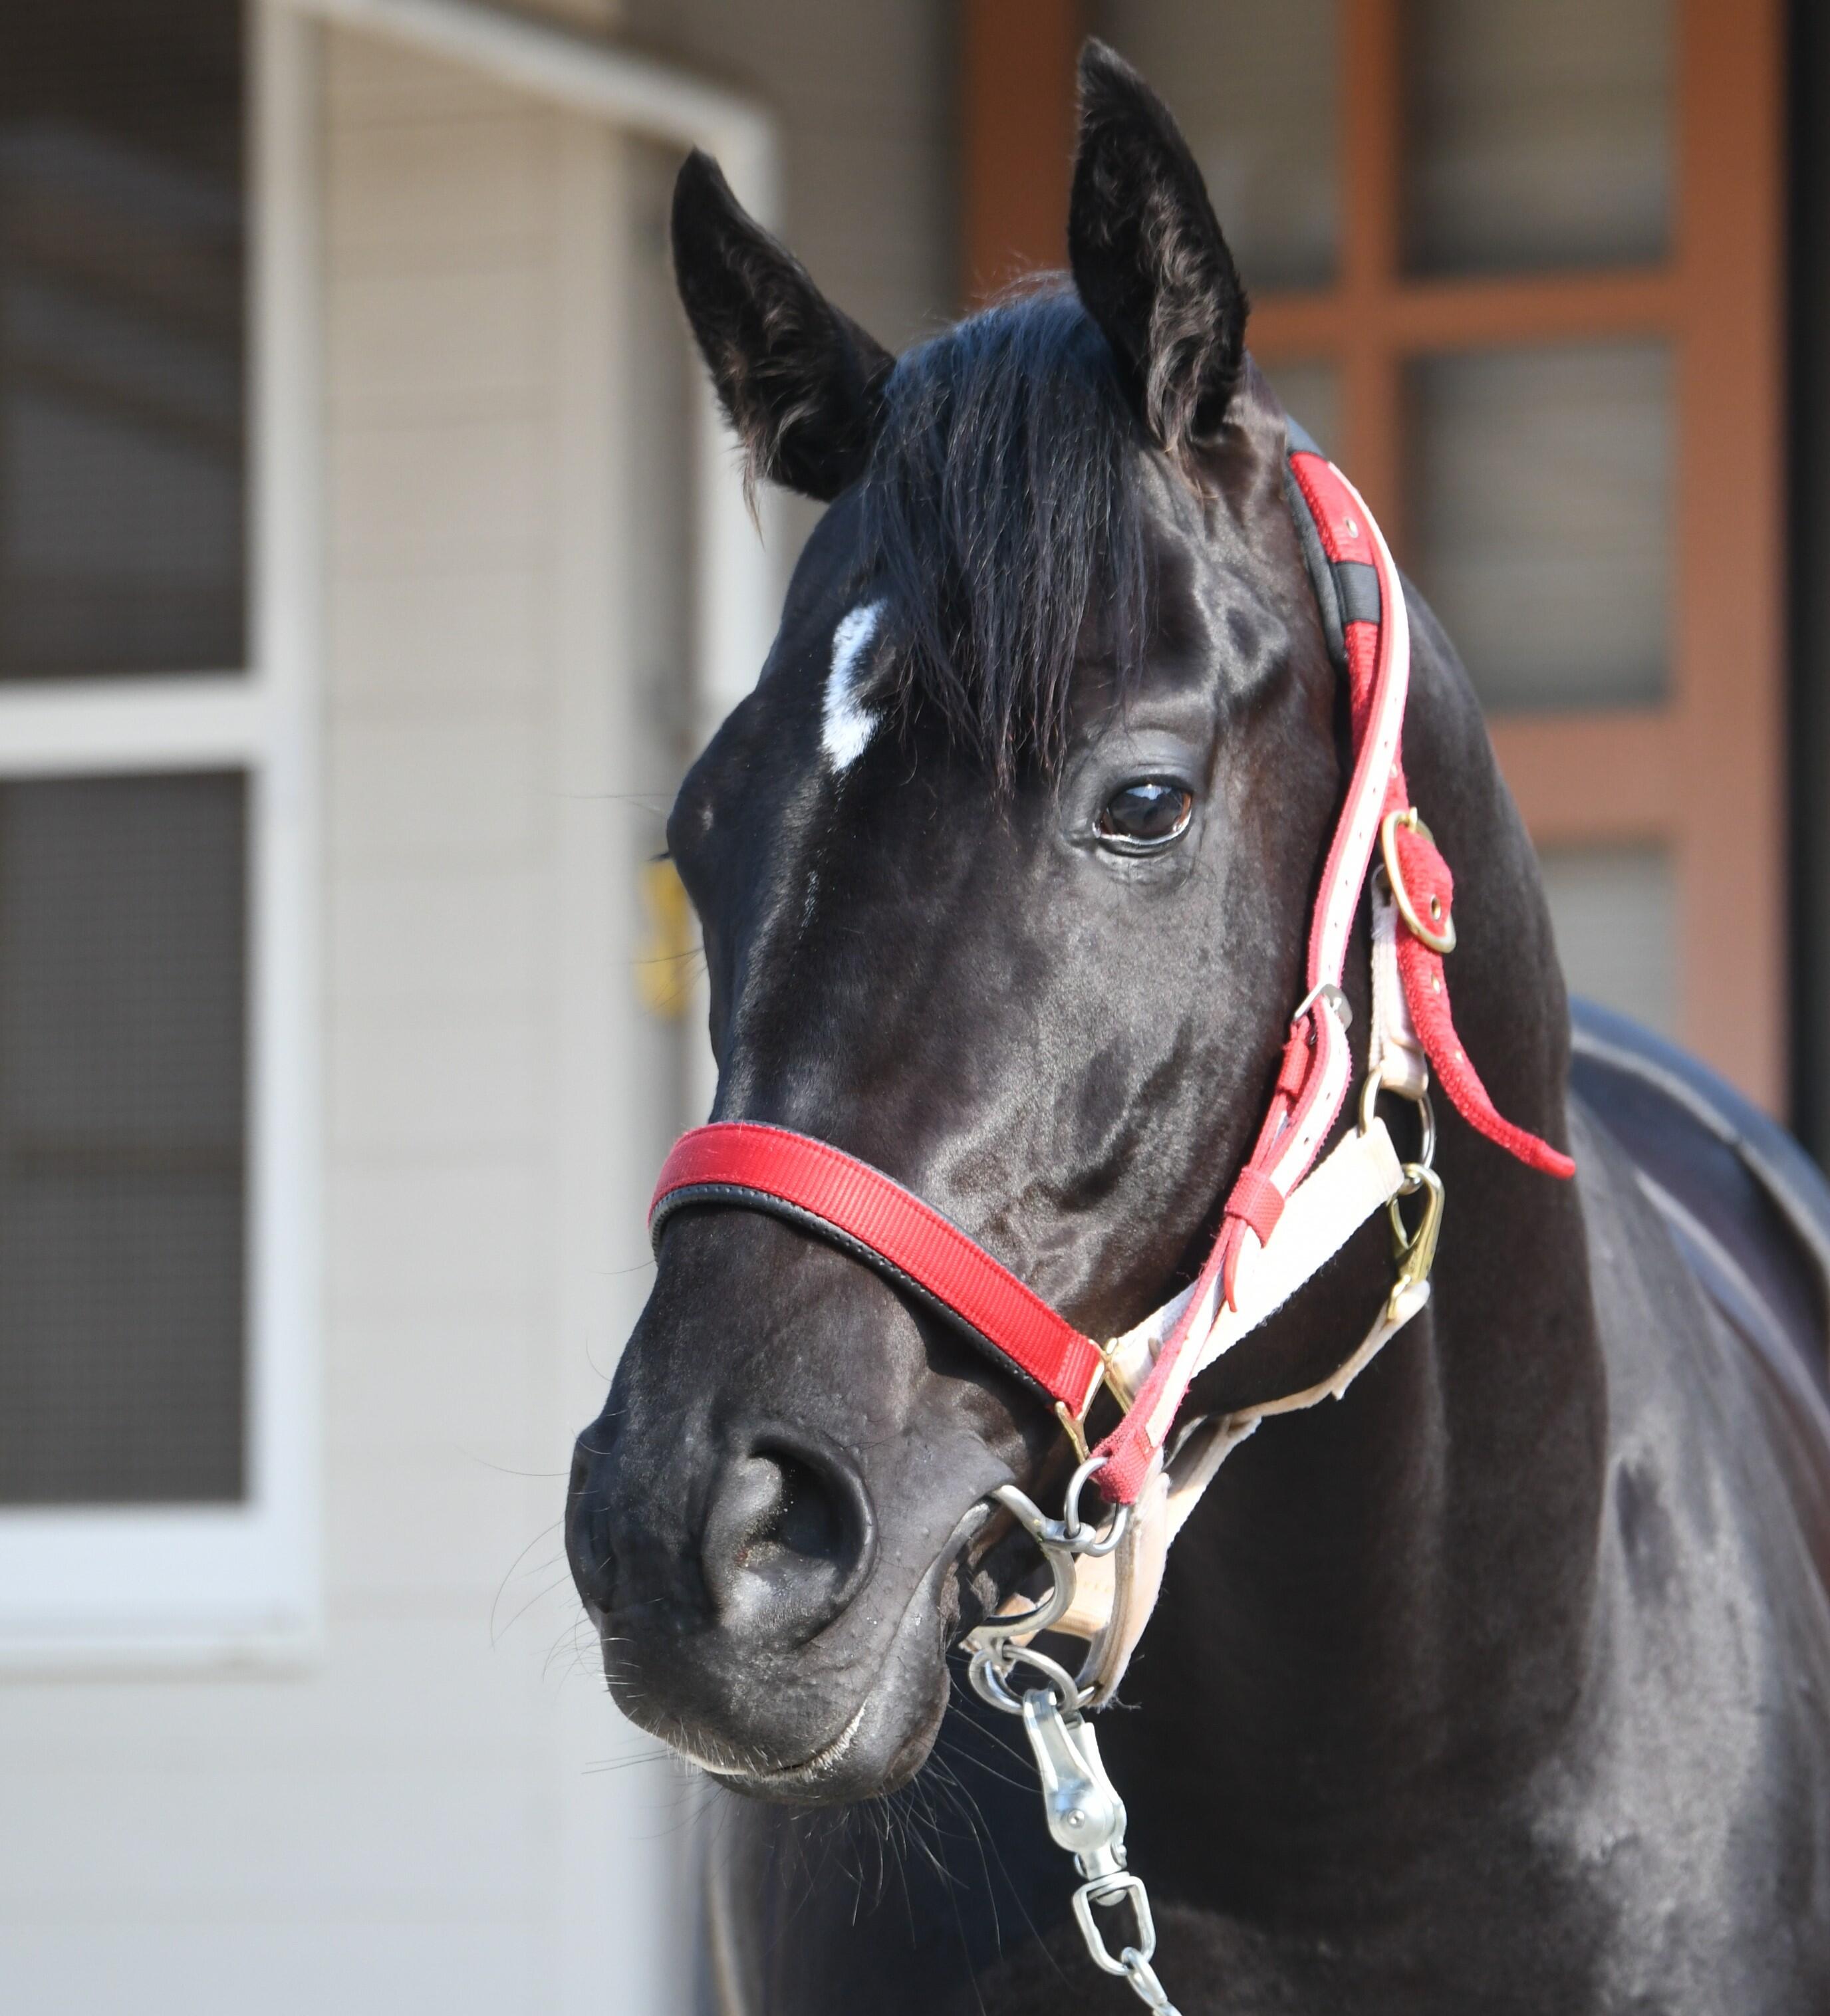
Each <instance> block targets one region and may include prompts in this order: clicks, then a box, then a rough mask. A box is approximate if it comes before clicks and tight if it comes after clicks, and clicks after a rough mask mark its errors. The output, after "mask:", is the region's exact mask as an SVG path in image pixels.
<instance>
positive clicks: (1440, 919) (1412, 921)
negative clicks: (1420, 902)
mask: <svg viewBox="0 0 1830 2016" xmlns="http://www.w3.org/2000/svg"><path fill="white" fill-rule="evenodd" d="M1400 826H1403V828H1404V829H1405V830H1407V832H1410V833H1418V834H1419V835H1421V837H1423V838H1424V839H1425V840H1427V841H1428V842H1429V844H1431V846H1432V847H1434V846H1435V845H1436V835H1435V834H1434V833H1432V832H1431V831H1430V830H1429V828H1428V826H1425V824H1424V823H1423V821H1422V820H1421V819H1419V818H1418V815H1417V808H1416V806H1415V805H1407V807H1406V808H1404V810H1403V812H1387V813H1386V815H1385V817H1384V818H1383V819H1382V820H1380V822H1379V851H1380V853H1381V854H1382V855H1384V856H1385V880H1387V881H1388V882H1389V883H1390V884H1391V885H1392V902H1394V903H1396V905H1398V914H1399V916H1401V917H1402V918H1403V920H1404V927H1405V929H1406V930H1407V931H1409V932H1410V934H1411V936H1412V937H1413V938H1421V940H1422V941H1423V942H1424V943H1425V945H1428V947H1429V949H1430V950H1431V951H1432V952H1444V953H1446V952H1453V951H1454V949H1455V920H1454V918H1453V917H1448V916H1443V901H1442V898H1440V897H1439V896H1432V897H1431V898H1430V915H1431V916H1432V919H1433V920H1435V922H1434V924H1426V923H1425V922H1424V920H1423V919H1422V918H1421V917H1420V916H1418V913H1417V905H1415V904H1414V903H1413V902H1411V900H1410V891H1409V890H1408V889H1407V888H1406V887H1405V886H1404V871H1403V869H1401V868H1400V866H1398V829H1399V827H1400Z"/></svg>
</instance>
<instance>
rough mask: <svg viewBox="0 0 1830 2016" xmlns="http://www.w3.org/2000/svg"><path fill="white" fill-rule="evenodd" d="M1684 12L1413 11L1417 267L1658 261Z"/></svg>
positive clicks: (1461, 4) (1535, 7)
mask: <svg viewBox="0 0 1830 2016" xmlns="http://www.w3.org/2000/svg"><path fill="white" fill-rule="evenodd" d="M1672 16H1673V6H1672V0H1410V18H1409V29H1410V33H1409V37H1408V49H1407V57H1408V61H1407V78H1408V82H1409V89H1410V106H1409V116H1408V119H1407V142H1408V145H1409V159H1408V161H1407V188H1406V191H1405V199H1406V203H1405V207H1406V218H1405V224H1406V232H1407V237H1408V239H1409V250H1410V259H1411V262H1412V264H1413V265H1414V266H1415V267H1416V268H1418V269H1420V270H1421V271H1424V272H1464V273H1468V272H1498V271H1502V270H1507V269H1510V270H1512V271H1515V272H1516V271H1520V270H1524V269H1529V268H1542V267H1550V266H1594V265H1609V264H1617V263H1621V262H1634V261H1647V260H1655V259H1659V258H1661V257H1663V256H1664V254H1665V253H1666V250H1667V248H1668V247H1669V245H1670V238H1671V185H1672V172H1671V154H1672V106H1671V92H1672V72H1673V65H1672V42H1673V20H1672Z"/></svg>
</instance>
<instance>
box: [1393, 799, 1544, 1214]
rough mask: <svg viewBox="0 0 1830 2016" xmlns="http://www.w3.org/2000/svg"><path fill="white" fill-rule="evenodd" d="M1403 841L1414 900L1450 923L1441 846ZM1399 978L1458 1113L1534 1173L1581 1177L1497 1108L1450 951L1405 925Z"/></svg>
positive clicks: (1413, 836) (1451, 895)
mask: <svg viewBox="0 0 1830 2016" xmlns="http://www.w3.org/2000/svg"><path fill="white" fill-rule="evenodd" d="M1400 782H1402V779H1400ZM1396 844H1397V848H1398V859H1399V863H1400V866H1401V868H1402V869H1403V874H1404V886H1405V888H1406V890H1407V891H1408V892H1409V894H1410V899H1411V901H1412V902H1414V903H1423V904H1428V902H1429V901H1430V899H1431V898H1432V897H1434V898H1436V902H1438V904H1439V905H1440V906H1441V910H1442V915H1443V918H1444V920H1447V919H1449V918H1450V916H1452V915H1453V913H1454V904H1455V878H1454V876H1453V875H1451V874H1450V872H1449V864H1448V862H1446V861H1445V860H1444V859H1443V856H1442V854H1441V852H1440V851H1439V849H1438V848H1437V847H1436V843H1435V842H1434V841H1431V840H1428V839H1426V838H1425V836H1424V835H1423V834H1422V833H1418V832H1417V831H1416V830H1414V829H1412V828H1410V827H1407V826H1400V827H1399V828H1398V830H1397V836H1396ZM1398 978H1399V981H1400V983H1401V984H1402V985H1403V988H1404V999H1405V1003H1406V1005H1407V1006H1408V1007H1409V1009H1410V1019H1411V1021H1413V1022H1414V1024H1416V1025H1417V1035H1418V1041H1419V1042H1421V1044H1422V1045H1423V1049H1424V1055H1425V1057H1428V1059H1429V1062H1430V1069H1431V1070H1432V1071H1434V1072H1435V1073H1436V1082H1437V1083H1438V1084H1439V1085H1441V1086H1442V1088H1443V1091H1445V1092H1446V1093H1447V1094H1448V1095H1449V1097H1450V1101H1451V1103H1453V1104H1454V1108H1455V1110H1456V1111H1457V1113H1459V1114H1461V1117H1462V1118H1463V1119H1464V1120H1465V1121H1467V1122H1468V1125H1469V1126H1470V1127H1472V1128H1473V1129H1474V1130H1475V1132H1476V1133H1479V1134H1484V1135H1485V1136H1486V1137H1487V1139H1489V1140H1490V1141H1491V1142H1493V1143H1494V1144H1495V1145H1496V1146H1497V1147H1501V1148H1504V1150H1506V1152H1507V1154H1509V1155H1514V1156H1516V1157H1518V1160H1519V1161H1522V1163H1524V1164H1525V1165H1526V1168H1529V1169H1539V1170H1541V1171H1542V1172H1544V1174H1545V1175H1547V1176H1561V1177H1563V1178H1564V1179H1566V1180H1567V1179H1569V1177H1571V1176H1573V1175H1575V1174H1576V1165H1575V1163H1574V1162H1572V1161H1571V1160H1570V1158H1569V1157H1568V1156H1567V1155H1565V1154H1564V1153H1563V1152H1562V1150H1561V1149H1559V1148H1553V1147H1551V1144H1550V1143H1549V1142H1548V1141H1545V1140H1543V1139H1540V1137H1539V1136H1537V1135H1536V1134H1533V1133H1532V1132H1529V1130H1527V1129H1525V1128H1523V1127H1521V1126H1519V1125H1518V1124H1517V1122H1516V1121H1511V1120H1508V1118H1506V1116H1505V1115H1504V1114H1503V1113H1501V1112H1500V1110H1499V1109H1498V1107H1496V1106H1495V1105H1494V1103H1493V1096H1492V1095H1491V1094H1490V1093H1489V1092H1488V1090H1487V1089H1486V1085H1483V1084H1482V1082H1481V1075H1480V1073H1479V1071H1476V1070H1475V1067H1474V1066H1473V1064H1472V1063H1470V1062H1469V1060H1468V1052H1467V1051H1466V1050H1465V1049H1464V1048H1463V1047H1462V1043H1461V1038H1460V1037H1459V1036H1458V1035H1457V1034H1456V1033H1455V1018H1454V1011H1453V1010H1452V1009H1451V1008H1450V1005H1449V976H1448V971H1447V969H1446V967H1445V966H1444V964H1443V956H1442V954H1441V953H1440V952H1433V951H1432V949H1430V947H1429V946H1428V945H1425V943H1424V941H1423V940H1422V939H1421V938H1419V937H1418V935H1417V934H1416V933H1415V932H1414V931H1411V930H1410V929H1409V927H1407V926H1405V925H1403V924H1400V926H1399V928H1398Z"/></svg>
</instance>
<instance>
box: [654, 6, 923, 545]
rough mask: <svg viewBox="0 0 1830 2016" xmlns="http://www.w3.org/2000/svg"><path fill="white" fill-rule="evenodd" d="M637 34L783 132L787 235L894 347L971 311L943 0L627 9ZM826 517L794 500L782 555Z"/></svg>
mask: <svg viewBox="0 0 1830 2016" xmlns="http://www.w3.org/2000/svg"><path fill="white" fill-rule="evenodd" d="M622 15H623V19H624V20H625V23H627V25H628V27H629V30H630V31H632V33H634V34H637V35H639V37H641V38H643V40H644V41H647V42H648V43H650V44H651V45H653V46H654V47H655V48H657V49H661V50H664V51H665V52H668V54H670V55H673V56H677V57H679V59H681V60H683V61H684V62H686V63H693V64H694V65H697V66H698V67H701V68H703V69H704V70H706V71H708V72H709V73H710V74H714V75H716V76H720V77H726V78H729V79H730V80H732V81H734V82H736V83H737V84H739V85H743V86H745V87H747V88H749V89H751V90H752V91H754V92H755V93H756V95H758V97H759V98H760V99H762V102H763V103H765V104H766V105H769V106H772V107H773V109H774V110H775V111H776V113H777V114H778V116H779V117H780V121H781V135H782V157H783V221H782V226H781V229H782V235H783V236H784V238H785V239H787V243H789V244H790V245H791V247H793V249H794V251H795V253H796V254H798V256H799V257H800V258H801V259H802V261H803V262H804V263H805V265H806V267H807V268H808V270H809V272H811V273H812V275H813V277H814V279H816V281H817V282H818V283H820V286H822V287H823V288H824V289H825V290H826V291H827V293H830V295H831V296H832V297H833V299H834V301H837V302H838V304H839V305H840V306H841V308H844V309H845V311H846V312H847V313H848V314H849V315H853V316H855V317H856V319H858V320H859V322H862V323H863V325H864V326H865V327H866V329H869V330H870V332H871V333H872V334H873V335H874V336H875V337H877V340H878V341H879V342H881V343H884V344H887V345H888V347H890V348H891V349H892V350H901V349H902V348H903V347H906V345H907V344H910V343H913V342H915V341H917V340H920V338H921V337H924V336H930V335H932V334H933V333H935V331H936V330H937V329H941V328H942V327H944V326H946V323H947V322H949V321H951V320H952V319H953V317H954V316H955V315H956V314H957V313H958V312H959V271H958V269H959V254H958V244H959V237H958V232H957V229H956V211H957V193H956V122H955V116H954V92H953V68H954V62H955V55H954V27H953V8H952V7H951V6H950V5H946V4H944V0H623V5H622ZM817 515H818V513H817V511H816V509H815V508H814V507H813V506H809V505H805V504H803V503H802V502H799V501H798V500H788V501H786V502H784V505H783V506H782V508H781V512H780V527H781V531H782V533H783V535H784V560H786V559H787V557H788V556H790V555H791V553H792V551H793V550H794V548H795V547H796V546H797V545H798V542H799V540H800V539H801V538H803V537H804V536H805V533H806V531H807V530H808V529H809V527H810V526H811V525H812V522H813V520H814V518H815V517H816V516H817Z"/></svg>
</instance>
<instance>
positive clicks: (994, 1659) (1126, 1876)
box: [966, 1456, 1176, 2016]
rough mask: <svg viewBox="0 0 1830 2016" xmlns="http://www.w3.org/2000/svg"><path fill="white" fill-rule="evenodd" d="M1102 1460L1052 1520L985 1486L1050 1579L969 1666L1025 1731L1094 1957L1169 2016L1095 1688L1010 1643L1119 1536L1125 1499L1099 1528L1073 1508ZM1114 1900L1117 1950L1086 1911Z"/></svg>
mask: <svg viewBox="0 0 1830 2016" xmlns="http://www.w3.org/2000/svg"><path fill="white" fill-rule="evenodd" d="M1104 1460H1105V1459H1104V1456H1093V1457H1090V1459H1089V1460H1087V1461H1086V1462H1085V1463H1082V1464H1081V1466H1080V1467H1079V1469H1078V1470H1077V1471H1075V1473H1074V1474H1073V1476H1072V1478H1070V1479H1069V1480H1068V1491H1067V1496H1066V1498H1065V1499H1064V1501H1063V1503H1062V1507H1061V1517H1060V1518H1059V1519H1048V1518H1045V1517H1043V1514H1042V1512H1041V1510H1040V1509H1039V1507H1037V1505H1036V1503H1035V1501H1034V1500H1033V1499H1030V1498H1028V1497H1027V1496H1025V1494H1024V1493H1023V1492H1021V1491H1019V1490H1018V1489H1017V1488H1016V1486H1015V1485H1008V1484H1007V1485H1000V1486H999V1488H998V1489H996V1491H994V1492H992V1497H993V1498H995V1499H996V1500H997V1502H998V1503H1000V1505H1002V1506H1003V1507H1004V1509H1005V1510H1007V1512H1009V1513H1010V1514H1011V1515H1012V1517H1014V1518H1015V1520H1016V1521H1017V1522H1018V1525H1021V1527H1022V1528H1023V1529H1024V1530H1025V1532H1027V1533H1028V1535H1029V1536H1030V1538H1031V1539H1033V1540H1034V1541H1035V1542H1036V1545H1037V1546H1039V1548H1040V1549H1041V1550H1042V1555H1043V1560H1044V1561H1046V1562H1047V1563H1048V1565H1049V1571H1050V1575H1052V1576H1053V1578H1054V1582H1053V1586H1052V1587H1051V1588H1050V1591H1049V1593H1048V1594H1047V1595H1046V1597H1043V1600H1042V1601H1041V1602H1040V1603H1038V1604H1034V1605H1033V1606H1032V1607H1031V1608H1029V1609H1028V1610H1025V1611H1021V1612H1020V1613H1019V1614H1018V1615H1016V1616H1014V1617H993V1618H987V1619H986V1620H985V1622H984V1623H982V1624H981V1625H978V1628H977V1629H974V1630H973V1631H971V1632H970V1633H967V1638H966V1645H967V1650H968V1651H970V1652H971V1666H970V1668H969V1669H968V1672H969V1676H970V1677H971V1682H972V1685H973V1687H974V1690H976V1691H977V1693H978V1695H979V1697H981V1699H982V1700H984V1701H989V1703H990V1704H991V1705H992V1707H993V1708H999V1709H1001V1710H1002V1711H1003V1712H1004V1713H1005V1714H1007V1715H1021V1717H1022V1718H1023V1733H1024V1734H1025V1736H1027V1737H1028V1739H1029V1748H1030V1750H1031V1752H1032V1755H1034V1757H1035V1759H1036V1775H1037V1777H1039V1779H1040V1780H1041V1781H1042V1801H1043V1818H1044V1819H1045V1820H1046V1822H1047V1823H1048V1831H1049V1834H1050V1838H1052V1839H1053V1840H1054V1842H1055V1844H1056V1845H1057V1847H1059V1848H1064V1849H1066V1850H1067V1851H1068V1853H1069V1854H1070V1855H1072V1856H1073V1858H1074V1866H1075V1868H1076V1869H1077V1870H1079V1873H1080V1877H1081V1883H1080V1887H1079V1889H1077V1890H1076V1891H1075V1892H1074V1899H1073V1903H1074V1918H1075V1923H1076V1924H1078V1925H1079V1928H1080V1935H1081V1937H1082V1938H1083V1939H1084V1940H1085V1941H1086V1950H1087V1953H1088V1954H1089V1955H1090V1957H1091V1959H1092V1960H1093V1964H1094V1965H1095V1966H1096V1967H1099V1968H1101V1970H1103V1971H1104V1972H1105V1973H1107V1974H1111V1975H1120V1976H1122V1978H1124V1979H1125V1980H1126V1981H1128V1982H1129V1983H1130V1984H1131V1989H1132V1992H1133V1994H1135V1995H1136V1996H1137V1999H1138V2000H1139V2001H1140V2002H1141V2003H1143V2004H1144V2007H1146V2008H1147V2009H1151V2010H1155V2011H1156V2012H1157V2016H1176V2007H1175V2004H1174V2003H1172V2002H1171V2001H1170V2000H1169V1996H1167V1995H1166V1994H1165V1993H1164V1992H1163V1985H1162V1982H1160V1981H1158V1979H1157V1978H1156V1971H1155V1968H1154V1967H1151V1959H1152V1957H1153V1956H1154V1955H1155V1952H1156V1924H1155V1921H1154V1920H1153V1919H1152V1918H1151V1913H1150V1897H1149V1894H1148V1892H1147V1891H1146V1890H1145V1889H1144V1883H1143V1879H1142V1878H1141V1877H1137V1876H1135V1875H1133V1874H1132V1873H1131V1871H1130V1870H1128V1869H1127V1868H1126V1866H1125V1802H1124V1801H1123V1800H1122V1799H1121V1798H1119V1795H1118V1792H1117V1790H1116V1789H1115V1787H1114V1786H1113V1784H1112V1781H1111V1779H1110V1778H1109V1777H1107V1775H1106V1769H1105V1766H1104V1764H1103V1763H1102V1762H1101V1761H1100V1754H1099V1739H1098V1737H1097V1736H1096V1735H1095V1734H1094V1733H1093V1725H1092V1723H1090V1722H1089V1721H1088V1720H1087V1719H1086V1717H1085V1716H1084V1715H1083V1714H1082V1713H1081V1710H1082V1709H1083V1708H1085V1707H1086V1704H1087V1702H1088V1701H1090V1699H1091V1698H1092V1696H1093V1690H1092V1689H1091V1688H1090V1687H1087V1688H1083V1687H1080V1685H1079V1683H1078V1682H1076V1681H1075V1679H1073V1678H1072V1676H1070V1675H1069V1674H1068V1672H1067V1670H1066V1669H1065V1668H1064V1667H1062V1666H1061V1665H1057V1663H1056V1662H1055V1661H1054V1660H1053V1659H1051V1658H1049V1656H1048V1655H1047V1654H1046V1653H1045V1652H1038V1651H1035V1650H1034V1649H1033V1648H1032V1647H1031V1646H1029V1645H1028V1644H1018V1642H1017V1640H1018V1637H1019V1636H1021V1637H1024V1638H1031V1637H1033V1636H1035V1635H1036V1633H1039V1632H1043V1631H1046V1629H1048V1628H1049V1626H1050V1625H1051V1624H1053V1623H1054V1622H1056V1620H1057V1618H1061V1616H1063V1615H1065V1613H1066V1611H1067V1609H1068V1605H1069V1604H1072V1601H1073V1600H1074V1582H1075V1563H1076V1562H1077V1561H1079V1557H1081V1556H1082V1555H1083V1554H1084V1555H1090V1556H1093V1557H1096V1558H1097V1557H1099V1556H1101V1555H1103V1554H1109V1553H1111V1551H1112V1550H1113V1549H1114V1548H1115V1546H1118V1544H1119V1542H1120V1541H1121V1540H1122V1539H1123V1538H1124V1537H1125V1530H1126V1527H1127V1525H1129V1521H1130V1517H1131V1508H1130V1507H1129V1506H1128V1505H1121V1506H1119V1507H1117V1508H1116V1510H1115V1511H1114V1512H1113V1514H1112V1516H1111V1519H1110V1520H1109V1521H1108V1522H1107V1524H1106V1525H1104V1526H1103V1527H1099V1528H1095V1527H1093V1525H1090V1524H1088V1523H1087V1522H1086V1521H1083V1519H1082V1518H1081V1517H1080V1494H1081V1492H1082V1491H1083V1489H1085V1488H1086V1481H1087V1480H1088V1478H1090V1477H1091V1476H1092V1475H1093V1472H1094V1471H1097V1469H1098V1468H1099V1467H1100V1465H1101V1463H1104ZM1019 1665H1025V1666H1028V1667H1031V1668H1032V1669H1034V1670H1035V1671H1036V1672H1037V1673H1038V1674H1039V1676H1041V1679H1042V1681H1043V1684H1042V1685H1041V1686H1039V1687H1028V1688H1025V1690H1023V1691H1022V1692H1021V1694H1019V1693H1018V1692H1017V1691H1016V1690H1014V1688H1013V1687H1011V1685H1010V1678H1011V1675H1012V1674H1013V1673H1014V1671H1015V1670H1016V1669H1017V1668H1018V1666H1019ZM1120 1905H1122V1906H1129V1910H1130V1912H1131V1914H1132V1917H1133V1922H1134V1924H1135V1925H1136V1927H1137V1937H1136V1939H1134V1940H1132V1941H1129V1942H1127V1943H1126V1944H1125V1945H1124V1946H1121V1947H1120V1948H1119V1951H1118V1952H1117V1953H1116V1954H1115V1953H1113V1952H1112V1950H1111V1947H1110V1946H1108V1943H1107V1942H1106V1938H1105V1935H1104V1933H1103V1932H1102V1931H1101V1929H1100V1927H1099V1924H1098V1921H1097V1920H1096V1919H1095V1917H1093V1912H1094V1910H1095V1909H1096V1907H1097V1908H1105V1907H1110V1906H1120Z"/></svg>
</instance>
